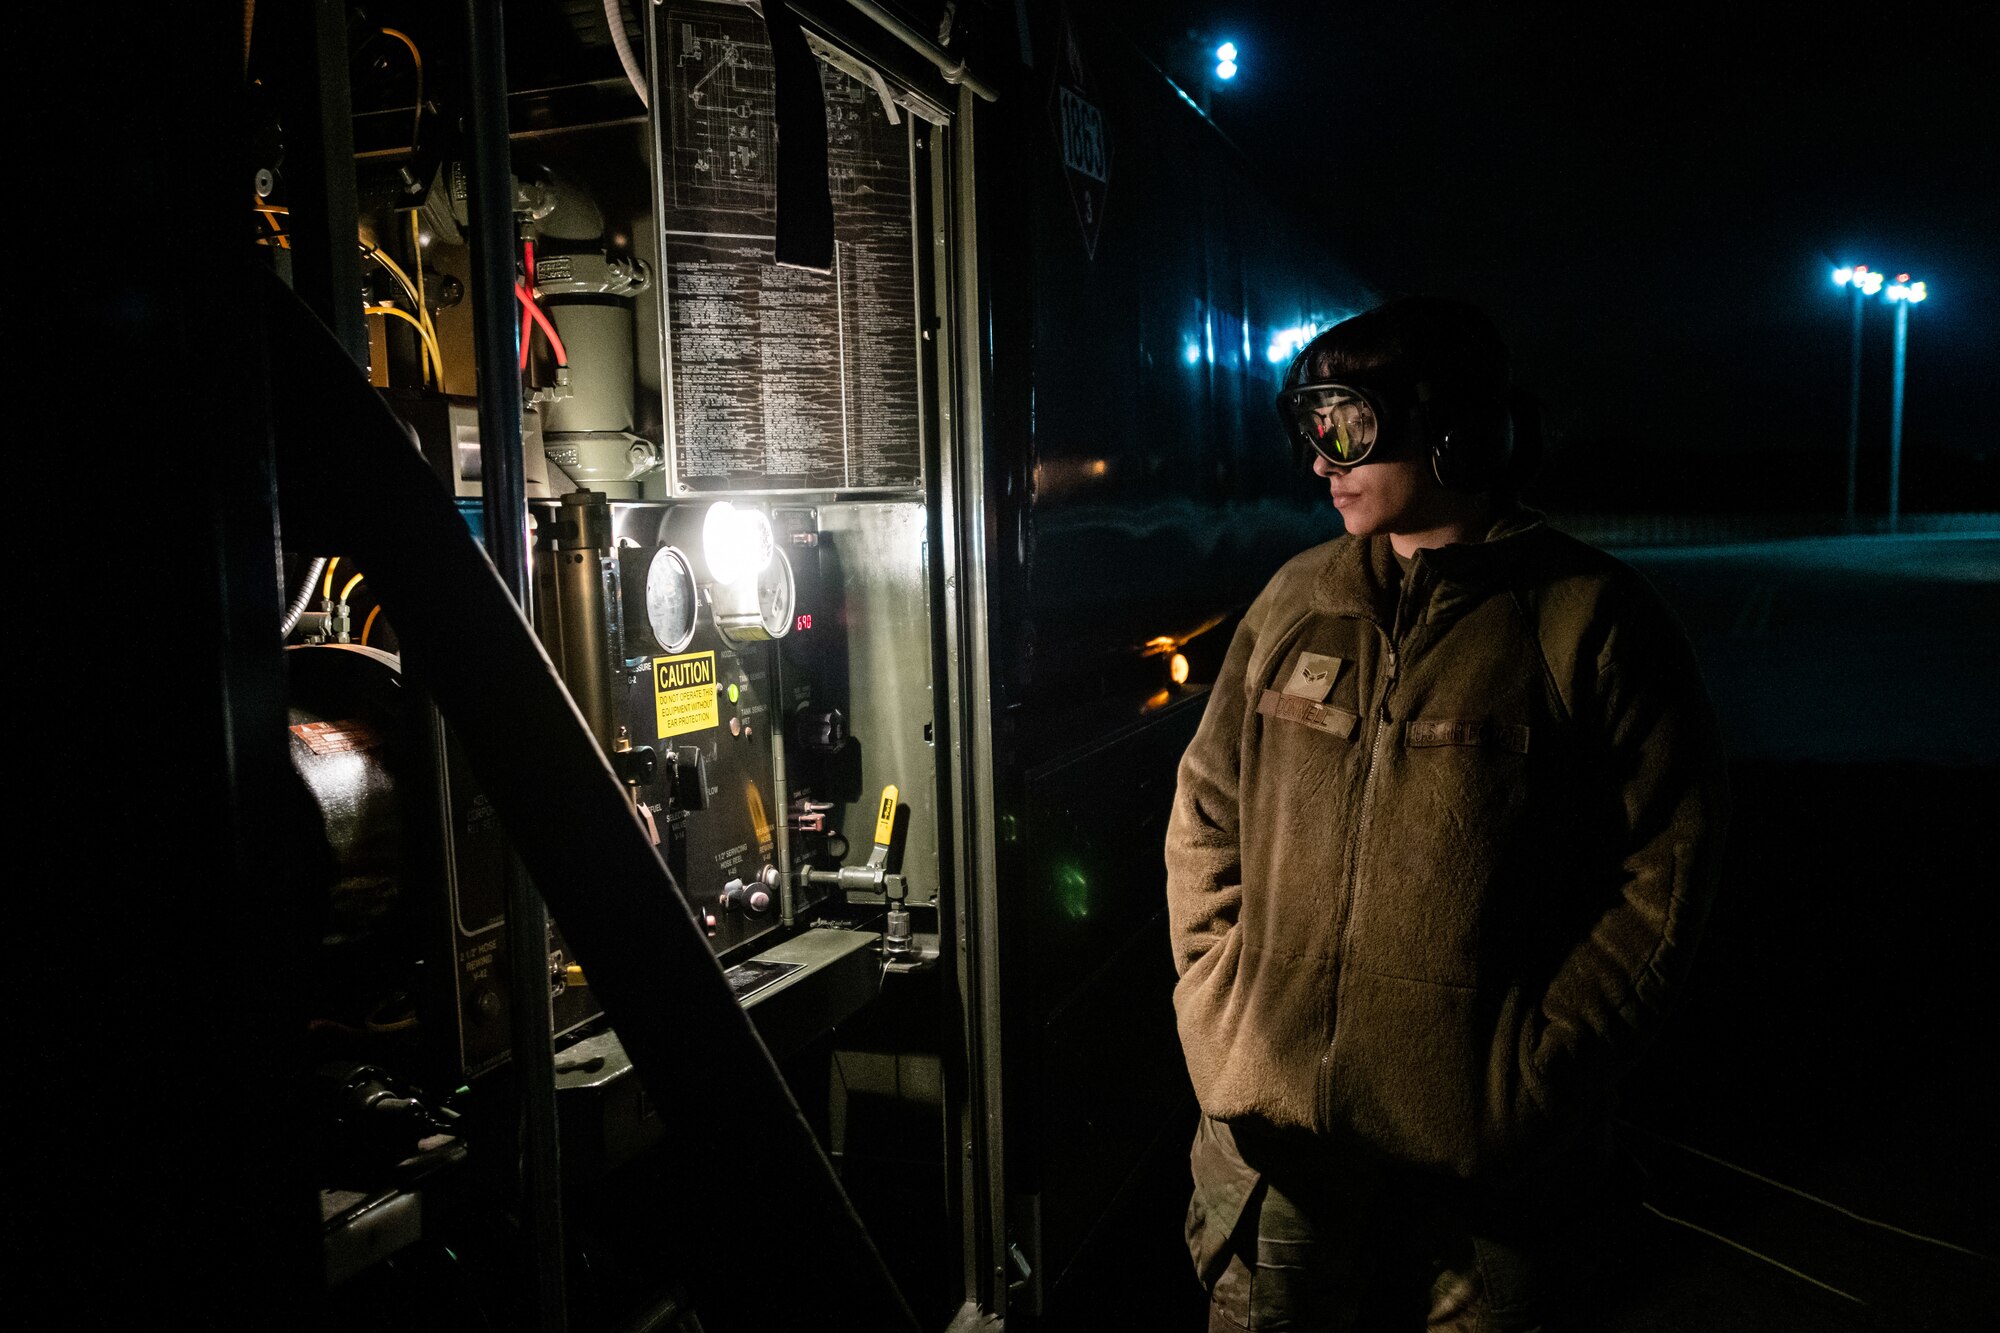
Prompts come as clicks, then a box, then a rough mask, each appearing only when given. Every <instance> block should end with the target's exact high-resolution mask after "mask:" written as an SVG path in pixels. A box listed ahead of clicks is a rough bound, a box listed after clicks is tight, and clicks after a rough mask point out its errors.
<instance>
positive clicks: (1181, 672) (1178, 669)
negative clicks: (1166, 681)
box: [1167, 653, 1188, 685]
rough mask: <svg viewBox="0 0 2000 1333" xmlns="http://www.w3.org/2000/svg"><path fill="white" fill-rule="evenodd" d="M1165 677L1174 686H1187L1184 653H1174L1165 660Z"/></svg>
mask: <svg viewBox="0 0 2000 1333" xmlns="http://www.w3.org/2000/svg"><path fill="white" fill-rule="evenodd" d="M1167 675H1168V676H1169V677H1170V678H1171V679H1172V680H1173V682H1174V684H1176V685H1185V684H1187V679H1188V660H1187V654H1186V653H1175V654H1174V655H1173V656H1172V657H1171V658H1169V659H1168V660H1167Z"/></svg>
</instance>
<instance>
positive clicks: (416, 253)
mask: <svg viewBox="0 0 2000 1333" xmlns="http://www.w3.org/2000/svg"><path fill="white" fill-rule="evenodd" d="M410 49H411V50H412V51H414V50H416V48H415V47H414V46H413V47H411V48H410ZM422 67H423V66H422V62H421V61H419V62H418V68H419V69H421V68H422ZM410 254H411V255H412V256H413V257H414V262H415V264H416V266H417V309H418V310H419V311H420V312H422V314H423V317H424V324H425V326H426V327H429V328H430V330H431V345H432V346H433V347H435V346H436V345H437V328H436V327H435V326H434V325H432V324H431V305H430V302H429V301H428V300H426V299H425V297H424V229H423V227H422V226H420V225H419V224H418V222H417V210H416V209H414V208H413V209H411V210H410ZM436 378H437V386H438V388H439V389H443V388H444V358H443V357H439V358H438V363H437V377H436Z"/></svg>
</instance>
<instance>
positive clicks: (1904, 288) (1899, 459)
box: [1883, 273, 1930, 532]
mask: <svg viewBox="0 0 2000 1333" xmlns="http://www.w3.org/2000/svg"><path fill="white" fill-rule="evenodd" d="M1883 295H1885V296H1887V297H1888V298H1889V303H1890V304H1891V305H1893V306H1895V307H1896V363H1895V364H1896V368H1895V372H1894V374H1895V380H1894V382H1893V385H1892V387H1891V389H1890V392H1889V531H1891V532H1894V531H1895V530H1896V525H1897V523H1898V522H1899V521H1900V519H1901V516H1902V510H1903V364H1904V362H1905V360H1906V359H1907V358H1906V355H1905V354H1906V352H1907V350H1908V347H1909V340H1910V307H1911V306H1913V305H1915V304H1916V303H1917V302H1919V301H1921V300H1923V299H1924V298H1925V297H1927V296H1929V295H1930V293H1929V292H1928V291H1926V290H1925V289H1924V284H1923V283H1921V282H1911V281H1910V275H1909V274H1907V273H1899V274H1897V275H1896V280H1895V281H1894V282H1892V283H1890V284H1889V290H1888V291H1887V292H1885V293H1883Z"/></svg>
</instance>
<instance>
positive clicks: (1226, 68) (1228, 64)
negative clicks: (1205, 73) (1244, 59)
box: [1215, 60, 1236, 82]
mask: <svg viewBox="0 0 2000 1333" xmlns="http://www.w3.org/2000/svg"><path fill="white" fill-rule="evenodd" d="M1215 77H1216V78H1218V79H1222V80H1224V81H1225V82H1226V81H1228V80H1230V79H1233V78H1235V77H1236V62H1235V61H1233V60H1225V61H1223V62H1222V63H1221V64H1220V65H1217V66H1216V67H1215Z"/></svg>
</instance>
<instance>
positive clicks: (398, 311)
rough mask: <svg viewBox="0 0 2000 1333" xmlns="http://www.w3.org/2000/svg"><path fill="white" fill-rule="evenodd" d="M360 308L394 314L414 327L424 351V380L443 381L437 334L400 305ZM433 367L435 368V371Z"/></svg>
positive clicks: (372, 311)
mask: <svg viewBox="0 0 2000 1333" xmlns="http://www.w3.org/2000/svg"><path fill="white" fill-rule="evenodd" d="M361 308H362V310H363V311H365V312H367V313H368V314H371V315H394V316H395V317H396V318H397V319H400V320H403V321H404V322H406V323H408V324H409V325H410V326H411V327H412V328H414V329H416V331H417V342H418V344H419V345H420V346H421V347H422V348H423V352H424V378H425V379H426V380H435V381H436V382H437V383H439V384H443V383H444V358H443V357H442V356H441V355H439V353H438V346H437V335H435V334H433V333H432V332H431V331H430V330H429V329H427V328H425V327H424V326H423V325H422V324H420V323H418V322H417V319H416V316H414V315H412V314H411V313H410V312H409V311H407V310H404V309H402V308H401V307H400V306H393V305H365V306H362V307H361ZM433 367H435V368H436V369H435V371H434V370H433Z"/></svg>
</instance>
